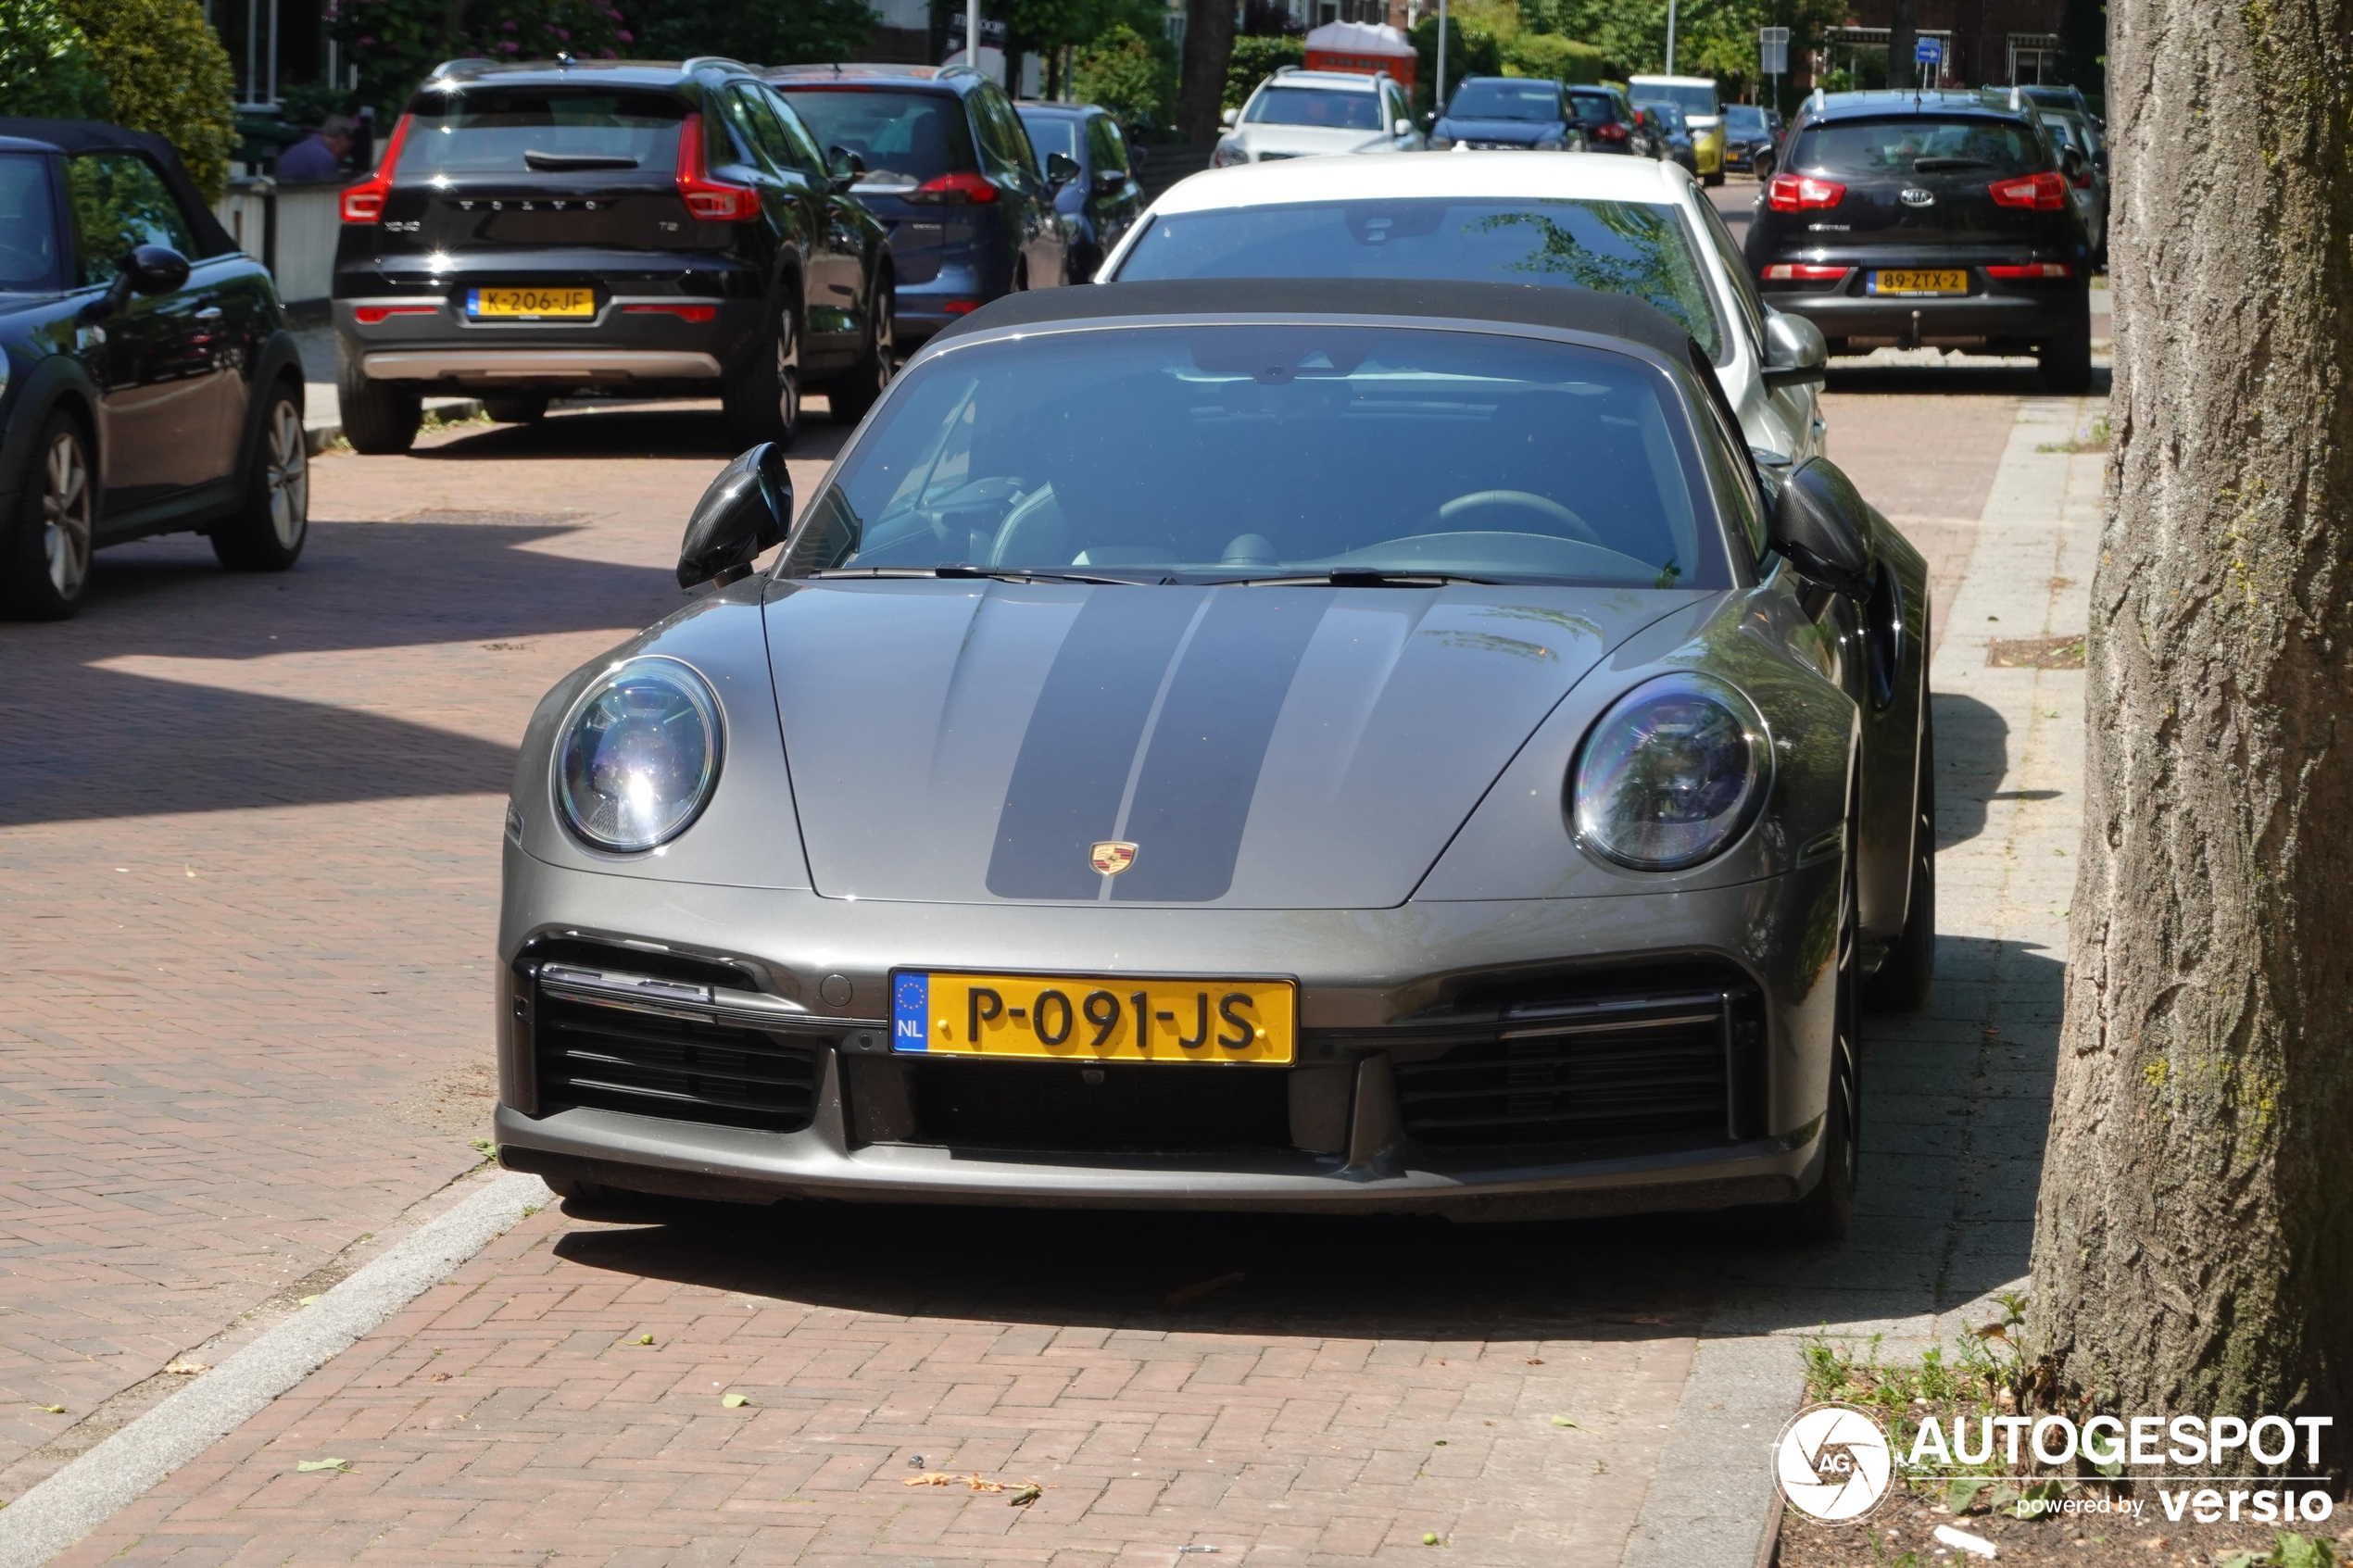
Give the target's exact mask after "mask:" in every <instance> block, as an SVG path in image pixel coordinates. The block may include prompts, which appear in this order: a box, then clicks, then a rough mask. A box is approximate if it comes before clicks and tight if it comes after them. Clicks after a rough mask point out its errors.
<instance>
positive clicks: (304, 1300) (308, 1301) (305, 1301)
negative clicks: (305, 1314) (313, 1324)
mask: <svg viewBox="0 0 2353 1568" xmlns="http://www.w3.org/2000/svg"><path fill="white" fill-rule="evenodd" d="M318 1299H319V1298H317V1297H316V1296H306V1297H304V1298H302V1305H304V1306H306V1307H308V1306H309V1305H310V1304H311V1303H312V1302H314V1301H316V1300H318Z"/></svg>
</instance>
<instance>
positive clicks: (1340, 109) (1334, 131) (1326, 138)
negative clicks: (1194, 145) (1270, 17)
mask: <svg viewBox="0 0 2353 1568" xmlns="http://www.w3.org/2000/svg"><path fill="white" fill-rule="evenodd" d="M1225 122H1226V131H1225V134H1224V135H1223V136H1221V137H1220V138H1219V139H1218V143H1217V146H1216V149H1215V150H1214V152H1212V153H1211V154H1210V156H1209V162H1210V167H1211V168H1213V169H1226V168H1229V167H1231V166H1232V165H1234V164H1238V163H1263V162H1265V161H1267V160H1269V159H1273V158H1284V157H1315V156H1316V155H1317V154H1319V153H1413V152H1420V151H1421V150H1422V149H1423V148H1425V147H1427V146H1428V144H1429V139H1428V137H1427V136H1425V135H1424V134H1423V133H1422V132H1421V131H1420V130H1419V129H1418V128H1416V126H1415V124H1414V120H1413V116H1412V111H1411V110H1410V109H1409V108H1408V107H1407V105H1406V99H1405V90H1404V89H1403V88H1402V87H1400V86H1399V85H1398V84H1397V83H1396V82H1394V81H1393V80H1391V79H1390V76H1389V75H1388V74H1387V73H1386V72H1379V73H1376V74H1374V75H1371V76H1358V75H1355V74H1354V73H1353V72H1348V71H1328V70H1301V69H1297V68H1296V67H1292V66H1284V67H1282V68H1281V69H1277V71H1276V72H1275V74H1274V75H1272V76H1270V77H1268V78H1267V79H1266V80H1265V81H1264V82H1260V83H1259V84H1258V88H1257V90H1256V91H1255V92H1253V93H1252V94H1251V95H1250V99H1249V101H1248V102H1247V103H1245V104H1243V105H1242V107H1240V108H1239V109H1228V110H1227V111H1226V116H1225Z"/></svg>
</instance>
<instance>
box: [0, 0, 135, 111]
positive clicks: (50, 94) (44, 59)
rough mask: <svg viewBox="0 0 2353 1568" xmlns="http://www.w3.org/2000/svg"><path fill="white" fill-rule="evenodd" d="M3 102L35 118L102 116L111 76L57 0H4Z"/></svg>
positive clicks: (0, 26)
mask: <svg viewBox="0 0 2353 1568" xmlns="http://www.w3.org/2000/svg"><path fill="white" fill-rule="evenodd" d="M0 104H6V106H7V107H8V112H9V113H10V114H12V115H24V116H27V117H30V118H31V119H106V118H107V112H108V108H109V106H108V104H107V79H106V77H105V76H104V75H103V74H102V73H101V72H100V71H99V69H98V56H97V55H96V54H95V53H94V51H93V50H92V49H91V47H90V41H89V40H88V39H87V38H84V37H83V36H82V30H81V29H80V28H78V27H76V26H74V25H73V23H72V22H71V21H69V20H68V19H67V18H66V15H65V13H64V12H63V11H61V10H59V9H58V8H57V0H0Z"/></svg>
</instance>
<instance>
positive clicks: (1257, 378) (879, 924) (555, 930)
mask: <svg viewBox="0 0 2353 1568" xmlns="http://www.w3.org/2000/svg"><path fill="white" fill-rule="evenodd" d="M1453 161H1457V162H1459V161H1462V160H1453ZM1496 161H1503V160H1496ZM1511 161H1514V162H1520V161H1529V160H1518V159H1515V160H1511ZM1368 320H1369V321H1377V322H1378V324H1377V325H1368V324H1366V323H1367V321H1368ZM1709 379H1710V378H1709V373H1708V371H1707V370H1706V368H1705V365H1704V364H1702V365H1695V364H1694V363H1693V362H1692V356H1691V353H1690V341H1689V339H1688V337H1687V336H1686V334H1685V332H1684V330H1683V328H1682V327H1681V326H1680V325H1679V324H1677V323H1675V322H1672V321H1670V320H1667V319H1666V318H1665V317H1663V316H1661V315H1659V314H1658V313H1657V312H1656V311H1655V310H1653V309H1651V308H1650V307H1648V306H1645V305H1642V304H1641V303H1639V302H1637V301H1634V300H1630V299H1626V298H1623V297H1620V296H1617V295H1600V294H1594V293H1590V292H1587V291H1583V290H1577V289H1530V288H1525V287H1515V286H1510V285H1504V284H1495V283H1457V284H1453V285H1451V286H1449V287H1448V288H1446V289H1444V290H1433V289H1430V288H1428V287H1426V286H1424V285H1422V284H1420V283H1418V282H1397V281H1391V280H1321V281H1317V282H1314V283H1312V284H1302V283H1301V282H1290V281H1281V280H1273V281H1270V280H1265V279H1252V280H1239V281H1215V282H1166V283H1116V284H1112V285H1109V286H1107V287H1100V288H1088V289H1070V290H1064V291H1062V292H1060V293H1055V294H1041V295H1029V296H1025V297H1019V298H1013V299H1007V300H1001V301H1000V302H999V303H997V304H996V305H994V306H991V307H988V309H987V310H985V311H983V312H979V313H977V314H975V316H973V317H971V318H970V319H968V320H965V321H963V322H962V323H959V324H958V325H956V326H954V327H951V328H950V329H948V331H946V332H943V333H941V334H939V335H938V336H937V337H935V338H934V339H933V340H932V342H931V343H930V344H929V345H927V346H926V347H925V350H924V351H923V352H922V353H921V354H919V355H918V356H916V357H915V358H914V359H913V360H912V361H911V362H910V363H909V365H908V367H907V370H906V372H905V374H904V375H903V376H902V377H901V378H900V381H899V382H898V383H896V384H894V386H893V388H892V390H891V393H890V395H888V397H887V398H886V399H885V400H884V401H883V403H882V404H881V405H880V406H879V407H878V408H876V409H875V413H874V415H873V417H872V418H870V419H869V420H867V421H866V423H865V424H864V426H863V427H862V429H861V430H860V432H859V433H857V434H856V435H855V436H853V437H852V438H851V440H850V444H849V445H848V446H847V447H846V448H845V449H844V451H843V452H842V455H841V457H840V458H839V459H838V461H837V464H836V466H835V467H834V469H833V470H831V472H830V473H829V475H828V476H827V481H826V486H825V489H824V493H823V494H821V495H818V496H816V497H815V498H814V500H813V501H812V504H811V506H810V508H809V509H808V512H807V515H806V517H805V519H804V520H803V521H801V522H800V523H799V525H798V526H797V527H795V528H794V530H793V532H792V537H791V543H790V544H789V545H788V546H786V549H785V550H784V551H783V552H781V553H780V555H779V558H778V559H777V561H776V564H775V566H774V568H773V569H772V570H771V571H769V572H767V573H766V574H764V575H763V576H761V577H760V578H756V579H753V578H749V577H748V573H749V567H750V562H751V560H752V558H754V557H755V556H756V555H757V554H758V553H759V552H760V551H761V550H762V549H764V548H765V547H766V546H768V545H770V544H773V543H774V542H775V541H776V540H778V539H779V538H781V537H782V536H783V533H784V531H785V526H786V521H787V520H788V518H789V517H790V516H791V486H790V483H789V481H788V478H787V476H786V471H785V466H784V464H783V462H782V461H781V460H780V459H779V458H777V457H776V455H775V454H774V452H773V450H767V449H763V450H755V451H753V452H751V453H748V454H746V456H745V457H744V458H741V459H739V460H738V462H737V463H736V465H734V466H733V467H732V468H731V469H730V470H728V471H727V472H726V473H725V474H724V475H723V476H722V477H721V479H720V480H719V481H718V482H716V483H714V485H713V487H712V490H711V494H710V495H707V496H706V497H705V500H704V502H703V504H702V505H701V506H700V507H698V508H697V512H696V515H695V517H694V518H693V519H692V520H691V521H690V522H689V524H688V529H687V535H686V544H685V546H683V547H682V550H681V554H680V562H679V578H680V581H682V582H685V583H699V582H702V581H706V580H708V581H716V582H720V583H723V584H724V586H722V587H721V588H720V590H719V591H717V592H715V593H711V594H709V595H706V596H703V597H702V598H701V599H700V600H699V601H698V603H697V604H695V605H693V606H692V607H690V608H687V609H686V610H685V611H683V612H681V613H679V614H677V615H673V616H671V617H670V618H668V619H667V620H665V621H662V622H661V624H660V625H658V626H656V627H654V628H652V629H651V630H649V631H648V632H646V633H642V634H640V635H639V636H638V637H636V638H635V639H634V640H632V641H631V642H629V643H627V644H624V645H623V646H621V647H620V648H618V649H616V650H614V651H613V652H612V653H610V654H606V655H602V656H599V657H598V659H596V660H595V661H594V662H592V663H590V664H588V665H586V666H584V667H583V668H582V669H580V670H579V671H575V672H574V673H573V674H571V675H569V676H567V677H565V679H564V680H563V681H562V682H560V684H558V685H557V686H556V687H555V688H554V689H553V690H552V691H550V692H549V693H548V695H547V697H546V698H545V699H544V700H543V701H542V703H541V704H540V706H539V709H538V710H537V711H536V712H535V714H534V715H533V718H532V720H531V723H530V726H529V728H528V730H527V732H526V734H525V736H524V739H523V741H522V755H521V759H520V761H519V765H518V767H517V768H516V771H515V778H516V780H517V781H518V782H517V784H516V788H515V792H514V795H513V797H512V798H511V801H510V811H509V813H508V818H507V821H508V822H509V823H510V830H509V831H510V843H509V845H508V847H507V851H506V859H505V890H504V897H502V899H501V901H500V909H501V911H502V915H501V929H500V933H499V947H498V951H499V956H500V960H501V961H500V965H499V970H500V975H499V983H500V987H501V995H500V997H499V999H498V1002H497V1016H498V1017H499V1018H500V1019H502V1020H505V1021H506V1022H505V1023H504V1024H503V1025H502V1028H501V1031H500V1046H499V1053H498V1055H499V1073H500V1087H499V1103H498V1106H497V1111H496V1120H495V1137H496V1140H497V1148H498V1151H499V1158H500V1160H501V1161H502V1162H503V1163H504V1164H505V1165H507V1166H508V1167H509V1168H510V1169H517V1170H527V1171H535V1172H538V1173H542V1174H544V1175H545V1176H547V1178H548V1180H549V1182H550V1183H551V1185H554V1187H555V1188H556V1190H557V1191H558V1192H559V1193H560V1194H563V1195H564V1196H565V1197H567V1198H592V1199H593V1198H598V1197H605V1196H609V1195H610V1192H611V1191H612V1190H613V1189H619V1190H620V1191H622V1192H624V1193H626V1192H633V1191H634V1192H672V1193H681V1194H686V1195H690V1196H695V1197H701V1198H732V1199H736V1200H739V1201H749V1202H770V1201H774V1200H775V1199H778V1198H854V1199H862V1200H869V1201H898V1202H915V1203H938V1202H942V1201H950V1202H963V1203H973V1204H991V1203H994V1204H1008V1203H1012V1204H1053V1205H1060V1206H1096V1207H1112V1208H1129V1209H1194V1210H1248V1211H1258V1212H1266V1211H1270V1210H1300V1211H1307V1212H1314V1213H1325V1214H1339V1213H1347V1214H1366V1213H1378V1212H1399V1211H1403V1212H1410V1213H1426V1214H1441V1215H1452V1216H1454V1217H1458V1218H1463V1219H1507V1218H1516V1217H1517V1218H1532V1217H1537V1216H1548V1215H1560V1214H1592V1213H1597V1212H1612V1211H1625V1210H1647V1209H1655V1208H1663V1207H1671V1208H1676V1209H1684V1210H1689V1209H1705V1208H1729V1207H1736V1206H1745V1205H1757V1206H1761V1207H1762V1208H1764V1209H1765V1210H1768V1212H1772V1213H1777V1214H1778V1216H1779V1217H1780V1224H1779V1225H1778V1226H1777V1227H1776V1228H1778V1229H1780V1231H1781V1232H1782V1234H1784V1235H1786V1236H1794V1237H1800V1238H1806V1239H1820V1238H1826V1237H1833V1236H1839V1235H1841V1234H1843V1232H1844V1231H1845V1229H1846V1227H1847V1223H1848V1216H1849V1214H1850V1211H1851V1209H1852V1204H1853V1200H1854V1183H1855V1178H1856V1155H1855V1148H1856V1130H1857V1125H1858V1119H1857V1110H1858V1107H1859V1104H1860V1098H1859V1096H1860V1092H1861V1089H1862V1083H1861V1078H1862V1070H1863V1065H1864V1057H1863V1053H1862V1052H1861V1050H1860V1048H1859V1046H1858V1034H1859V1013H1860V1010H1861V1007H1862V1005H1863V1001H1864V992H1865V987H1866V985H1869V986H1870V987H1871V989H1872V991H1873V992H1874V993H1875V999H1885V1000H1888V1001H1890V1002H1891V1003H1894V1002H1900V1003H1901V1004H1903V1005H1907V1006H1917V1005H1919V1002H1920V1001H1921V1000H1922V999H1923V998H1924V996H1925V993H1926V990H1927V987H1928V985H1929V984H1930V965H1931V955H1932V952H1933V940H1934V934H1935V916H1934V908H1935V906H1934V857H1933V855H1932V853H1931V849H1932V843H1931V833H1930V831H1929V822H1931V820H1932V818H1931V810H1930V808H1931V794H1930V792H1931V787H1932V779H1933V774H1932V771H1931V768H1930V767H1929V765H1928V759H1929V757H1930V755H1931V745H1932V735H1931V730H1930V716H1929V713H1928V710H1927V707H1926V702H1925V696H1926V684H1925V679H1924V677H1925V672H1926V650H1927V637H1926V633H1927V628H1928V624H1929V622H1928V608H1929V604H1928V580H1927V573H1926V570H1925V564H1924V562H1923V561H1922V559H1921V558H1920V556H1919V553H1918V552H1917V551H1916V550H1914V549H1913V548H1912V547H1911V546H1909V545H1908V544H1907V543H1906V541H1905V540H1904V538H1903V536H1902V535H1901V534H1900V533H1897V532H1896V531H1895V530H1894V528H1892V527H1890V526H1889V525H1888V523H1887V521H1886V520H1885V519H1884V518H1882V517H1881V516H1880V514H1879V513H1878V512H1876V511H1875V510H1873V509H1872V508H1870V507H1869V504H1868V503H1866V502H1865V501H1864V500H1863V499H1862V498H1861V497H1860V496H1859V495H1856V492H1855V488H1854V486H1853V485H1852V484H1851V483H1848V482H1847V481H1846V479H1845V478H1844V476H1843V475H1842V474H1840V473H1839V472H1838V470H1836V469H1834V468H1832V467H1831V465H1830V464H1829V463H1828V462H1827V461H1826V460H1823V459H1816V460H1814V461H1813V462H1810V463H1808V464H1806V466H1805V467H1803V468H1801V469H1800V470H1797V471H1796V472H1795V473H1794V474H1793V475H1792V476H1791V477H1790V478H1789V479H1787V480H1786V481H1784V482H1782V483H1779V484H1778V485H1775V486H1773V487H1771V488H1770V489H1768V488H1767V487H1766V486H1765V485H1764V484H1763V483H1760V480H1759V476H1758V474H1757V472H1756V470H1755V468H1754V467H1752V466H1751V465H1750V464H1749V463H1748V462H1747V461H1746V460H1745V454H1744V453H1743V450H1742V447H1741V442H1740V437H1739V435H1738V434H1737V433H1735V432H1734V431H1733V430H1732V428H1731V426H1730V424H1729V422H1727V421H1726V420H1724V419H1723V418H1722V416H1721V415H1720V413H1719V411H1718V408H1719V405H1718V394H1717V392H1716V390H1715V389H1714V388H1713V387H1711V386H1710V385H1709V384H1708V382H1709ZM1139 430H1144V431H1151V432H1152V433H1153V439H1151V440H1150V441H1145V442H1139V441H1137V440H1136V439H1134V433H1135V432H1137V431H1139ZM943 539H949V540H952V541H953V543H952V544H946V545H944V544H943V543H942V541H943ZM1826 647H1834V648H1839V649H1843V650H1846V651H1845V652H1844V653H1843V654H1841V655H1840V656H1838V657H1835V658H1830V657H1825V655H1824V652H1823V650H1824V649H1825V648H1826ZM723 737H724V744H723ZM948 757H952V758H953V759H954V760H953V765H952V766H943V765H942V761H941V759H943V758H948ZM788 766H789V770H790V774H791V779H790V784H789V786H788V785H787V784H786V770H787V767H788ZM1768 1223H1772V1222H1771V1221H1770V1220H1768Z"/></svg>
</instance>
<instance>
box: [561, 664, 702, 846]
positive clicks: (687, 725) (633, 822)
mask: <svg viewBox="0 0 2353 1568" xmlns="http://www.w3.org/2000/svg"><path fill="white" fill-rule="evenodd" d="M720 742H721V735H720V727H719V699H718V698H717V697H715V696H712V695H711V688H710V687H709V686H708V685H706V684H703V679H702V677H701V676H699V675H698V674H696V673H695V672H694V671H692V670H690V669H688V668H687V667H686V666H685V665H683V664H681V663H679V662H678V661H677V660H675V659H631V660H629V661H628V662H627V663H625V664H619V665H615V666H614V667H613V668H612V669H610V670H608V671H605V672H604V673H603V674H602V675H600V676H598V678H597V679H596V680H595V681H594V682H592V683H591V684H589V687H588V689H587V690H586V691H585V692H584V693H582V694H581V696H580V700H579V701H578V702H576V703H574V704H573V709H572V716H571V717H570V718H569V719H567V720H566V721H564V727H563V735H562V739H561V740H560V743H559V744H558V746H557V750H556V801H557V804H558V805H560V806H561V807H562V808H563V814H564V820H565V821H566V822H570V823H571V824H572V826H573V832H575V833H577V834H580V836H581V837H583V838H585V839H586V840H587V841H588V842H589V843H591V844H593V845H595V846H597V847H598V848H600V849H621V850H635V849H651V848H652V847H654V846H655V845H657V844H662V843H666V842H668V841H669V840H670V839H673V838H675V837H677V836H678V834H681V833H684V832H685V831H686V824H687V823H689V822H693V821H694V820H695V813H697V812H698V811H700V810H701V809H702V808H703V802H704V801H706V800H708V799H710V798H711V785H712V784H716V783H718V782H719V752H720Z"/></svg>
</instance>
